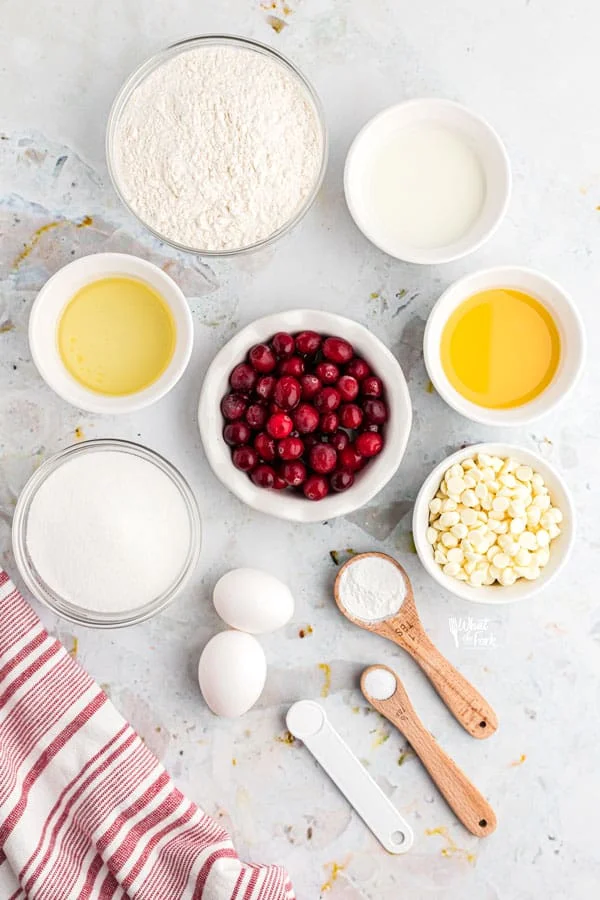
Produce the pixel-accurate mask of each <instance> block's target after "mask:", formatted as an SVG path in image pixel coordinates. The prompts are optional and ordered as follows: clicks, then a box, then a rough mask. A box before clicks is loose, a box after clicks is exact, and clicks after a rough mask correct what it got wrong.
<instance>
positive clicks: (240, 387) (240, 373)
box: [229, 363, 258, 394]
mask: <svg viewBox="0 0 600 900" xmlns="http://www.w3.org/2000/svg"><path fill="white" fill-rule="evenodd" d="M257 378H258V375H257V374H256V372H255V371H254V369H253V368H252V366H249V365H248V363H240V364H239V366H236V367H235V369H234V370H233V372H232V373H231V375H230V376H229V384H230V385H231V387H232V388H233V389H234V391H241V392H242V393H243V394H249V393H250V391H251V390H252V388H253V387H254V385H255V384H256V379H257Z"/></svg>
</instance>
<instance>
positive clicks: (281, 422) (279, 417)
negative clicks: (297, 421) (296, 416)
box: [267, 412, 294, 441]
mask: <svg viewBox="0 0 600 900" xmlns="http://www.w3.org/2000/svg"><path fill="white" fill-rule="evenodd" d="M293 428H294V423H293V422H292V420H291V418H290V417H289V416H288V415H287V413H283V412H279V413H275V415H273V416H271V417H270V418H269V419H268V420H267V431H268V432H269V434H270V435H271V437H274V438H276V440H278V441H280V440H282V439H283V438H285V437H287V436H288V434H291V432H292V430H293Z"/></svg>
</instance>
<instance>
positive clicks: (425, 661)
mask: <svg viewBox="0 0 600 900" xmlns="http://www.w3.org/2000/svg"><path fill="white" fill-rule="evenodd" d="M374 560H378V561H381V560H383V561H385V562H386V563H387V564H389V565H390V566H394V567H395V569H394V570H393V577H391V578H389V577H387V576H389V574H390V573H389V572H385V570H384V569H382V567H381V562H379V564H375V563H374ZM356 566H361V567H363V569H361V570H357V569H356V568H355V567H356ZM359 572H360V574H361V575H362V578H361V579H360V580H359V578H358V573H359ZM382 572H383V573H384V574H385V576H386V577H385V579H384V578H383V577H382ZM398 573H400V576H401V579H398V577H397V574H398ZM358 591H360V592H361V593H362V594H363V595H365V594H366V596H367V598H368V601H369V603H368V606H364V605H363V604H362V603H361V601H360V598H359V600H358V601H357V600H356V597H357V592H358ZM334 596H335V602H336V603H337V605H338V608H339V610H340V612H341V613H342V614H343V615H344V616H345V617H346V618H347V619H349V620H350V622H353V623H354V624H355V625H358V626H359V627H360V628H364V629H366V630H367V631H372V632H374V633H375V634H379V635H381V637H385V638H388V640H390V641H393V642H394V643H395V644H397V645H398V646H399V647H402V649H403V650H406V651H407V653H410V655H411V656H412V658H413V659H414V660H415V662H417V663H418V664H419V665H420V667H421V668H422V670H423V671H424V672H425V674H426V675H427V677H428V678H429V680H430V681H431V683H432V685H433V687H434V688H435V689H436V691H437V692H438V694H439V695H440V697H441V698H442V700H443V701H444V703H445V704H446V706H447V707H448V709H449V710H450V712H451V713H452V714H453V716H454V717H455V718H456V720H457V721H458V722H460V724H461V725H462V726H463V728H464V729H465V730H466V731H468V732H469V734H470V735H472V736H473V737H476V738H487V737H490V736H491V735H492V734H493V733H494V732H495V731H496V729H497V727H498V719H497V717H496V713H495V712H494V710H493V709H492V707H491V706H490V705H489V703H488V702H487V701H486V700H484V698H483V697H482V696H481V694H480V693H479V692H478V691H477V690H476V689H475V688H474V687H473V685H472V684H471V683H470V682H469V681H467V679H466V678H465V677H464V676H463V675H461V674H460V672H458V671H457V670H456V669H455V668H454V666H453V665H452V664H451V663H449V662H448V660H447V659H446V658H445V657H444V656H442V654H441V653H440V651H439V650H438V649H437V647H436V646H435V645H434V644H433V642H432V641H431V640H430V638H429V637H428V636H427V634H426V632H425V629H424V628H423V625H422V624H421V620H420V619H419V616H418V613H417V608H416V606H415V599H414V596H413V590H412V586H411V583H410V581H409V578H408V575H407V574H406V572H405V571H404V569H403V568H402V566H401V565H400V563H399V562H397V561H396V560H395V559H393V558H392V557H391V556H388V555H387V554H386V553H360V554H359V555H358V556H355V557H353V558H352V559H349V560H348V562H346V563H345V564H344V565H343V566H342V568H341V569H340V571H339V572H338V575H337V578H336V579H335V585H334ZM371 611H374V613H375V614H374V615H371Z"/></svg>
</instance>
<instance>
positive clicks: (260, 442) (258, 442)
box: [254, 431, 275, 462]
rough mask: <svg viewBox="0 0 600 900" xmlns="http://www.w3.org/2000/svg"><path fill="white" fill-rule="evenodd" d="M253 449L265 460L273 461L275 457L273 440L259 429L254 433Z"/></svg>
mask: <svg viewBox="0 0 600 900" xmlns="http://www.w3.org/2000/svg"><path fill="white" fill-rule="evenodd" d="M254 449H255V450H256V452H257V453H258V455H259V456H260V458H261V459H264V461H265V462H273V460H274V459H275V441H274V440H273V438H272V437H271V435H270V434H267V432H266V431H261V432H260V434H257V435H256V437H255V438H254Z"/></svg>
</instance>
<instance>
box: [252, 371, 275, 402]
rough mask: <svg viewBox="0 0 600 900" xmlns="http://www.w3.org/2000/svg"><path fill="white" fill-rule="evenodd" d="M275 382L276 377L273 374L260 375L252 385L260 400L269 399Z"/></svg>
mask: <svg viewBox="0 0 600 900" xmlns="http://www.w3.org/2000/svg"><path fill="white" fill-rule="evenodd" d="M276 383H277V379H276V378H275V376H274V375H261V377H260V378H259V379H258V381H257V382H256V384H255V386H254V393H255V394H256V396H257V397H258V398H259V399H260V400H264V401H267V400H270V399H271V397H272V395H273V391H274V390H275V385H276Z"/></svg>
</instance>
